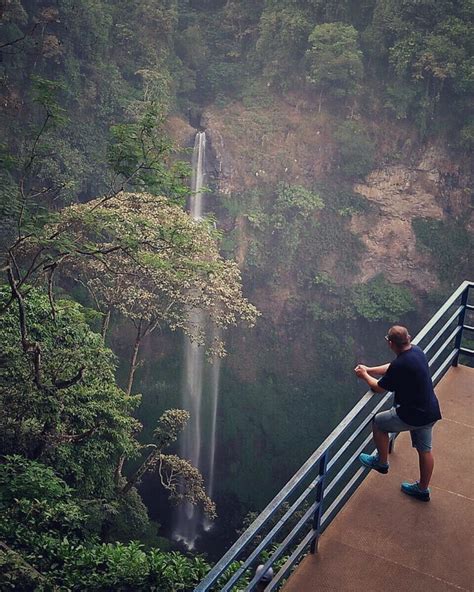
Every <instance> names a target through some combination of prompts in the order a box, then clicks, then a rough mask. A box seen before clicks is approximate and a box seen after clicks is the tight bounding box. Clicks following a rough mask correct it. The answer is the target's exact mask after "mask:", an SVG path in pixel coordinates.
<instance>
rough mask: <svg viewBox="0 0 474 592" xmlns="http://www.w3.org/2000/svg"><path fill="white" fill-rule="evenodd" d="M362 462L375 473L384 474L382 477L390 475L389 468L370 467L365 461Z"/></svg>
mask: <svg viewBox="0 0 474 592" xmlns="http://www.w3.org/2000/svg"><path fill="white" fill-rule="evenodd" d="M360 462H361V464H363V465H364V467H367V468H368V469H372V470H373V471H377V472H378V473H382V475H386V474H387V473H388V467H374V465H369V464H367V463H365V462H364V461H363V460H361V461H360Z"/></svg>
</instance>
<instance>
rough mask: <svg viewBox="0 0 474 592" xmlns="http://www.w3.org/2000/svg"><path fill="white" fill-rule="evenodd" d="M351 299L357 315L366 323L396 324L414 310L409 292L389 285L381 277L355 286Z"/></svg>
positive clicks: (413, 302) (400, 287)
mask: <svg viewBox="0 0 474 592" xmlns="http://www.w3.org/2000/svg"><path fill="white" fill-rule="evenodd" d="M352 298H353V304H354V308H355V310H356V311H357V314H359V315H360V316H361V317H363V318H364V319H367V320H368V321H381V320H384V321H388V322H396V321H398V320H400V318H401V317H402V316H403V315H405V314H407V313H409V312H411V311H413V310H415V308H416V306H415V301H414V299H413V296H412V295H411V293H410V291H409V290H408V289H407V288H405V287H403V286H397V285H394V284H390V283H389V282H387V280H386V279H385V278H384V277H383V275H378V276H376V277H375V278H373V279H372V280H370V281H369V282H367V283H366V284H361V285H360V286H356V287H355V288H354V289H353V297H352Z"/></svg>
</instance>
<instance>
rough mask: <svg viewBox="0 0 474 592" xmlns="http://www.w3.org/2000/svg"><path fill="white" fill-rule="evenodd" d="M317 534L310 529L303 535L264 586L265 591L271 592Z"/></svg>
mask: <svg viewBox="0 0 474 592" xmlns="http://www.w3.org/2000/svg"><path fill="white" fill-rule="evenodd" d="M317 536H318V533H317V531H316V530H314V529H311V530H310V531H309V532H308V534H307V535H306V536H305V537H304V539H303V540H302V541H301V543H300V544H299V545H298V546H297V547H296V549H295V550H294V551H293V553H292V554H291V555H290V556H289V557H288V559H287V561H286V563H285V564H284V565H283V566H282V567H281V569H280V571H279V572H278V573H277V574H276V576H275V577H274V578H273V580H272V581H271V582H270V584H268V585H267V587H266V588H265V592H272V590H275V588H276V587H277V586H278V584H279V583H280V582H281V581H282V580H283V579H284V578H285V577H286V576H287V575H288V572H289V571H290V569H291V568H292V567H293V565H294V564H295V563H296V562H297V561H298V559H299V558H300V557H301V555H303V553H304V552H305V550H306V549H307V548H308V546H309V545H310V543H311V542H312V541H313V540H314V539H315V538H316V537H317Z"/></svg>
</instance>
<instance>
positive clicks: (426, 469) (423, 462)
mask: <svg viewBox="0 0 474 592" xmlns="http://www.w3.org/2000/svg"><path fill="white" fill-rule="evenodd" d="M417 452H418V456H419V461H420V489H422V490H425V489H428V486H429V484H430V480H431V475H432V474H433V468H434V457H433V453H432V452H431V450H428V451H427V452H422V451H421V450H418V451H417Z"/></svg>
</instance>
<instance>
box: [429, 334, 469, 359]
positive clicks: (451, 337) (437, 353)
mask: <svg viewBox="0 0 474 592" xmlns="http://www.w3.org/2000/svg"><path fill="white" fill-rule="evenodd" d="M460 331H462V325H459V326H458V327H456V329H454V331H453V332H452V333H451V334H450V336H449V337H448V338H447V339H446V341H445V342H444V343H443V345H442V346H441V347H440V348H439V350H438V351H437V352H436V353H435V355H434V356H433V357H432V358H430V360H429V361H428V366H429V367H430V368H431V366H432V365H433V364H434V363H435V362H436V360H437V359H438V358H439V356H440V355H441V354H442V353H443V352H444V350H445V349H446V348H447V347H448V345H449V344H450V342H451V341H452V340H453V339H454V338H455V337H456V335H457V334H458V333H459V332H460Z"/></svg>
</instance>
